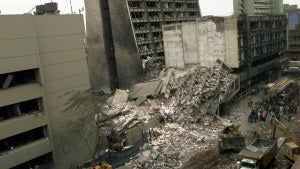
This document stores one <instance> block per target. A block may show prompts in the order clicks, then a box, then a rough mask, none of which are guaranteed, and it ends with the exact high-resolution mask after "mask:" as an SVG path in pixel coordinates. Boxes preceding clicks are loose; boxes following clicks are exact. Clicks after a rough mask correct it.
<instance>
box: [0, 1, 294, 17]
mask: <svg viewBox="0 0 300 169" xmlns="http://www.w3.org/2000/svg"><path fill="white" fill-rule="evenodd" d="M50 1H51V0H0V11H1V14H2V15H5V14H23V13H27V12H29V11H30V10H31V9H33V8H34V7H35V6H36V5H39V4H43V3H47V2H50ZM199 1H200V8H201V13H202V15H203V16H204V15H216V16H219V15H223V16H226V15H231V14H233V2H232V0H199ZM53 2H58V7H59V10H60V11H61V14H70V13H71V6H70V0H53ZM71 2H72V7H73V12H75V13H79V12H78V10H79V9H82V8H83V7H84V0H71ZM283 2H284V3H285V4H286V3H288V4H291V5H292V4H297V5H298V6H299V7H300V0H283Z"/></svg>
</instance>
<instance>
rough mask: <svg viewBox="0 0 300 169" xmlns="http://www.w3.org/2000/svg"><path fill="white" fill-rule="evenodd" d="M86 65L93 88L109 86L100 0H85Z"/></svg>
mask: <svg viewBox="0 0 300 169" xmlns="http://www.w3.org/2000/svg"><path fill="white" fill-rule="evenodd" d="M84 3H85V9H86V30H87V55H88V67H89V74H90V77H91V87H92V89H93V90H100V89H101V88H102V87H105V88H108V89H109V88H110V86H111V83H110V78H111V77H110V74H109V64H108V60H107V56H106V54H105V43H104V33H103V31H104V30H103V29H104V28H103V22H102V13H101V10H100V9H101V6H100V0H85V1H84Z"/></svg>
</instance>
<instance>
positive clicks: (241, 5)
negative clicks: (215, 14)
mask: <svg viewBox="0 0 300 169" xmlns="http://www.w3.org/2000/svg"><path fill="white" fill-rule="evenodd" d="M233 8H234V14H236V15H239V14H247V15H265V14H282V13H283V0H233Z"/></svg>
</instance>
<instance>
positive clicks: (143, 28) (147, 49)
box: [85, 0, 200, 89]
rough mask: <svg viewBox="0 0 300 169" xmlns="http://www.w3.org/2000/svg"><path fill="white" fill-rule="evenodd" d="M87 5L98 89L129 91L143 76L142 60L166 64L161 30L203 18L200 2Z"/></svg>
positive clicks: (98, 1)
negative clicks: (107, 88)
mask: <svg viewBox="0 0 300 169" xmlns="http://www.w3.org/2000/svg"><path fill="white" fill-rule="evenodd" d="M85 5H86V10H87V11H86V13H87V36H88V45H89V47H88V58H89V65H90V67H91V68H90V72H91V77H92V79H94V80H92V88H96V89H99V88H100V87H110V88H116V87H120V88H127V87H130V86H131V85H132V84H133V83H134V81H136V80H137V79H138V77H139V76H140V75H141V73H142V63H141V60H142V59H146V58H149V57H151V58H152V59H154V60H155V59H158V60H163V57H164V47H163V36H162V29H161V28H162V26H163V25H164V24H170V23H175V22H185V21H193V20H195V19H196V18H197V17H199V16H200V10H199V2H198V0H172V1H170V0H121V1H109V0H85ZM93 65H101V70H99V69H98V68H96V66H93ZM99 71H101V72H104V73H103V74H102V75H100V73H99ZM116 84H118V85H116Z"/></svg>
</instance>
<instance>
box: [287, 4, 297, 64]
mask: <svg viewBox="0 0 300 169" xmlns="http://www.w3.org/2000/svg"><path fill="white" fill-rule="evenodd" d="M284 12H285V13H286V14H287V16H288V51H287V54H288V56H289V57H290V59H292V60H300V9H299V8H298V6H297V5H288V4H285V5H284Z"/></svg>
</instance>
